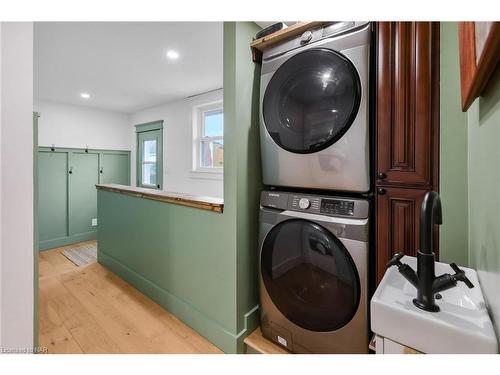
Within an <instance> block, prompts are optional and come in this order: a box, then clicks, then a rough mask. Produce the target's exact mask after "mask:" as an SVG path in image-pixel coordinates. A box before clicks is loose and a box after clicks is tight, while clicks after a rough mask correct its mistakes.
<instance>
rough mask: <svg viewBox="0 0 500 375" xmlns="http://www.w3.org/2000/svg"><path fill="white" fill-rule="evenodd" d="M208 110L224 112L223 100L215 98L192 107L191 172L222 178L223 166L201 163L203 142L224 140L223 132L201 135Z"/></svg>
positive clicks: (206, 176) (199, 176)
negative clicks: (219, 134) (220, 133)
mask: <svg viewBox="0 0 500 375" xmlns="http://www.w3.org/2000/svg"><path fill="white" fill-rule="evenodd" d="M208 112H222V114H224V107H223V101H222V100H217V101H214V102H210V103H205V104H202V105H197V106H194V107H193V160H192V170H191V174H192V177H195V178H209V179H222V178H223V173H224V166H222V167H218V166H215V167H205V166H202V163H201V149H202V144H203V143H204V142H206V143H209V142H213V141H217V140H222V141H224V132H223V134H222V136H206V137H203V134H204V130H205V114H206V113H208Z"/></svg>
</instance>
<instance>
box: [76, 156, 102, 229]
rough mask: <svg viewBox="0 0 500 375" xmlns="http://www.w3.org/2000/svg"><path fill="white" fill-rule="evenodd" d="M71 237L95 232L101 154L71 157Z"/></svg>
mask: <svg viewBox="0 0 500 375" xmlns="http://www.w3.org/2000/svg"><path fill="white" fill-rule="evenodd" d="M70 170H71V171H72V173H71V174H70V199H69V202H70V203H69V204H70V209H69V215H70V216H69V222H70V235H76V234H83V233H88V232H92V231H94V230H95V229H96V228H95V227H92V219H94V218H97V189H96V188H95V185H96V184H98V183H99V154H97V153H86V152H73V153H72V154H71V156H70Z"/></svg>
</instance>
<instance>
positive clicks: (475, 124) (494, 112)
mask: <svg viewBox="0 0 500 375" xmlns="http://www.w3.org/2000/svg"><path fill="white" fill-rule="evenodd" d="M440 183H441V197H442V201H443V219H444V225H442V227H441V238H440V241H441V244H440V246H441V255H442V256H441V259H442V260H443V261H445V262H451V261H457V262H459V263H462V264H468V265H469V266H470V267H472V268H475V269H476V270H477V272H478V275H479V280H480V283H481V287H482V289H483V292H484V296H485V299H486V301H487V303H488V306H489V310H490V314H491V316H492V318H493V321H494V324H495V327H496V331H497V336H499V337H500V67H497V69H496V71H495V73H494V74H493V76H492V78H491V80H490V82H489V84H488V86H487V87H486V89H485V91H484V92H483V95H482V96H481V97H480V98H478V99H476V101H475V102H474V103H473V104H472V106H471V107H470V109H469V110H468V111H467V113H463V112H461V107H460V82H459V56H458V29H457V24H456V23H455V22H443V23H441V181H440ZM464 249H465V250H464ZM464 251H465V252H464Z"/></svg>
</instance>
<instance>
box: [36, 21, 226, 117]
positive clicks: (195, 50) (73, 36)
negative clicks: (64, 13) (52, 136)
mask: <svg viewBox="0 0 500 375" xmlns="http://www.w3.org/2000/svg"><path fill="white" fill-rule="evenodd" d="M222 30H223V27H222V23H221V22H37V23H35V47H34V74H35V76H34V86H35V87H34V90H35V92H34V94H35V99H43V100H51V101H56V102H62V103H68V104H74V105H83V106H89V107H94V108H101V109H107V110H112V111H117V112H123V113H132V112H135V111H137V110H140V109H144V108H148V107H152V106H155V105H158V104H163V103H166V102H170V101H173V100H177V99H181V98H185V97H187V96H190V95H195V94H198V93H202V92H205V91H209V90H214V89H218V88H221V87H222V75H223V70H222V54H223V42H222V38H223V31H222ZM169 49H173V50H176V51H178V52H179V54H180V57H179V58H178V59H177V60H175V61H173V60H169V59H168V58H167V57H166V52H167V51H168V50H169ZM82 92H86V93H89V94H90V96H91V97H90V99H87V100H85V99H82V98H81V97H80V94H81V93H82Z"/></svg>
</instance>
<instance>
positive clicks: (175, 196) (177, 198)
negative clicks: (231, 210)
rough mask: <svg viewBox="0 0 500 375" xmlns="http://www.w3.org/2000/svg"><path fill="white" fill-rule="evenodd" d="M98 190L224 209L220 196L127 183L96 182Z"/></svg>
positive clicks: (203, 208) (205, 208) (213, 209)
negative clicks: (136, 185) (178, 191)
mask: <svg viewBox="0 0 500 375" xmlns="http://www.w3.org/2000/svg"><path fill="white" fill-rule="evenodd" d="M96 188H97V189H99V190H106V191H111V192H114V193H120V194H126V195H132V196H134V197H139V198H145V199H151V200H155V201H159V202H164V203H173V204H179V205H182V206H188V207H194V208H200V209H202V210H208V211H213V212H219V213H222V211H223V210H224V200H223V199H221V198H214V197H208V196H204V195H193V194H182V193H173V192H170V191H163V190H156V189H146V188H139V187H134V186H127V185H117V184H98V185H96Z"/></svg>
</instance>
